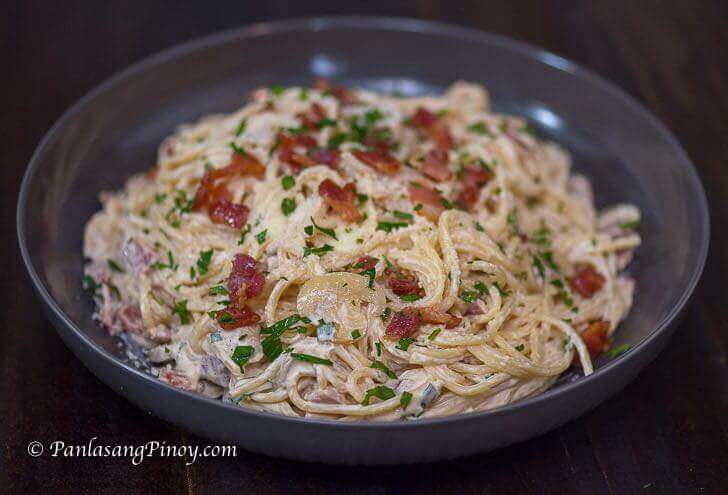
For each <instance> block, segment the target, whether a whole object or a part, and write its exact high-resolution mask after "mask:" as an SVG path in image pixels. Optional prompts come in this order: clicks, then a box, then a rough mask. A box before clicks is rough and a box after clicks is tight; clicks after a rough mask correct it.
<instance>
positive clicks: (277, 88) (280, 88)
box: [270, 84, 283, 97]
mask: <svg viewBox="0 0 728 495" xmlns="http://www.w3.org/2000/svg"><path fill="white" fill-rule="evenodd" d="M270 90H271V92H273V95H274V96H276V97H279V96H281V94H282V93H283V86H281V85H280V84H275V85H273V87H272V88H270Z"/></svg>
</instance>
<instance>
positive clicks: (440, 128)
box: [411, 107, 455, 151]
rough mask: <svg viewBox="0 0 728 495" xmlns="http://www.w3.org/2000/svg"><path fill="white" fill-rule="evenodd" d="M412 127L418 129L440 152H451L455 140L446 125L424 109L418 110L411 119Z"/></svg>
mask: <svg viewBox="0 0 728 495" xmlns="http://www.w3.org/2000/svg"><path fill="white" fill-rule="evenodd" d="M411 122H412V126H413V127H417V128H420V129H422V130H424V131H425V133H427V135H428V136H429V137H430V139H432V140H433V141H434V142H435V146H436V147H437V148H438V149H441V150H445V151H447V150H451V149H452V148H453V147H454V145H455V140H454V139H453V137H452V134H450V130H449V129H448V127H447V125H445V124H444V123H442V122H441V121H440V119H439V118H438V117H437V116H436V115H435V114H433V113H432V112H430V111H429V110H427V109H425V108H422V107H420V108H418V109H417V111H416V112H415V114H414V115H413V116H412V119H411Z"/></svg>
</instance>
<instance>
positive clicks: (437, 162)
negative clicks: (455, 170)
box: [421, 149, 453, 182]
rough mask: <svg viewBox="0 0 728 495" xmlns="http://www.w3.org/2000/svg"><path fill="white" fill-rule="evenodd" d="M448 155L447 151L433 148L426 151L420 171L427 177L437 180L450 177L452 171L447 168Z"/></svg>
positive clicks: (441, 180) (444, 179)
mask: <svg viewBox="0 0 728 495" xmlns="http://www.w3.org/2000/svg"><path fill="white" fill-rule="evenodd" d="M448 162H449V157H448V154H447V151H444V150H441V149H434V150H430V151H428V152H427V154H426V155H425V158H424V160H423V162H422V168H421V171H422V173H423V174H425V175H426V176H427V177H429V178H430V179H432V180H436V181H438V182H444V181H447V180H450V179H452V175H453V174H452V172H451V171H450V169H449V168H448Z"/></svg>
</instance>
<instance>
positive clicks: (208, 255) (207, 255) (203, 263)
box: [197, 249, 212, 275]
mask: <svg viewBox="0 0 728 495" xmlns="http://www.w3.org/2000/svg"><path fill="white" fill-rule="evenodd" d="M211 260H212V249H208V250H207V251H200V257H199V258H198V259H197V271H198V272H199V274H200V275H204V274H206V273H207V269H208V268H209V266H210V261H211Z"/></svg>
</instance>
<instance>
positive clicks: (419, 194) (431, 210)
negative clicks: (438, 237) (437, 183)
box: [407, 183, 445, 223]
mask: <svg viewBox="0 0 728 495" xmlns="http://www.w3.org/2000/svg"><path fill="white" fill-rule="evenodd" d="M407 192H408V193H409V199H410V201H412V202H413V203H420V204H422V209H420V210H419V211H418V212H417V213H418V214H419V215H424V216H425V217H427V218H428V219H429V220H430V221H432V222H435V223H437V219H438V218H440V214H441V213H442V211H443V210H444V209H445V207H444V206H443V204H442V196H441V195H440V193H439V192H437V191H435V190H434V189H430V188H429V187H427V186H425V185H424V184H420V183H417V184H416V185H415V184H410V185H409V186H408V187H407Z"/></svg>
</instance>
